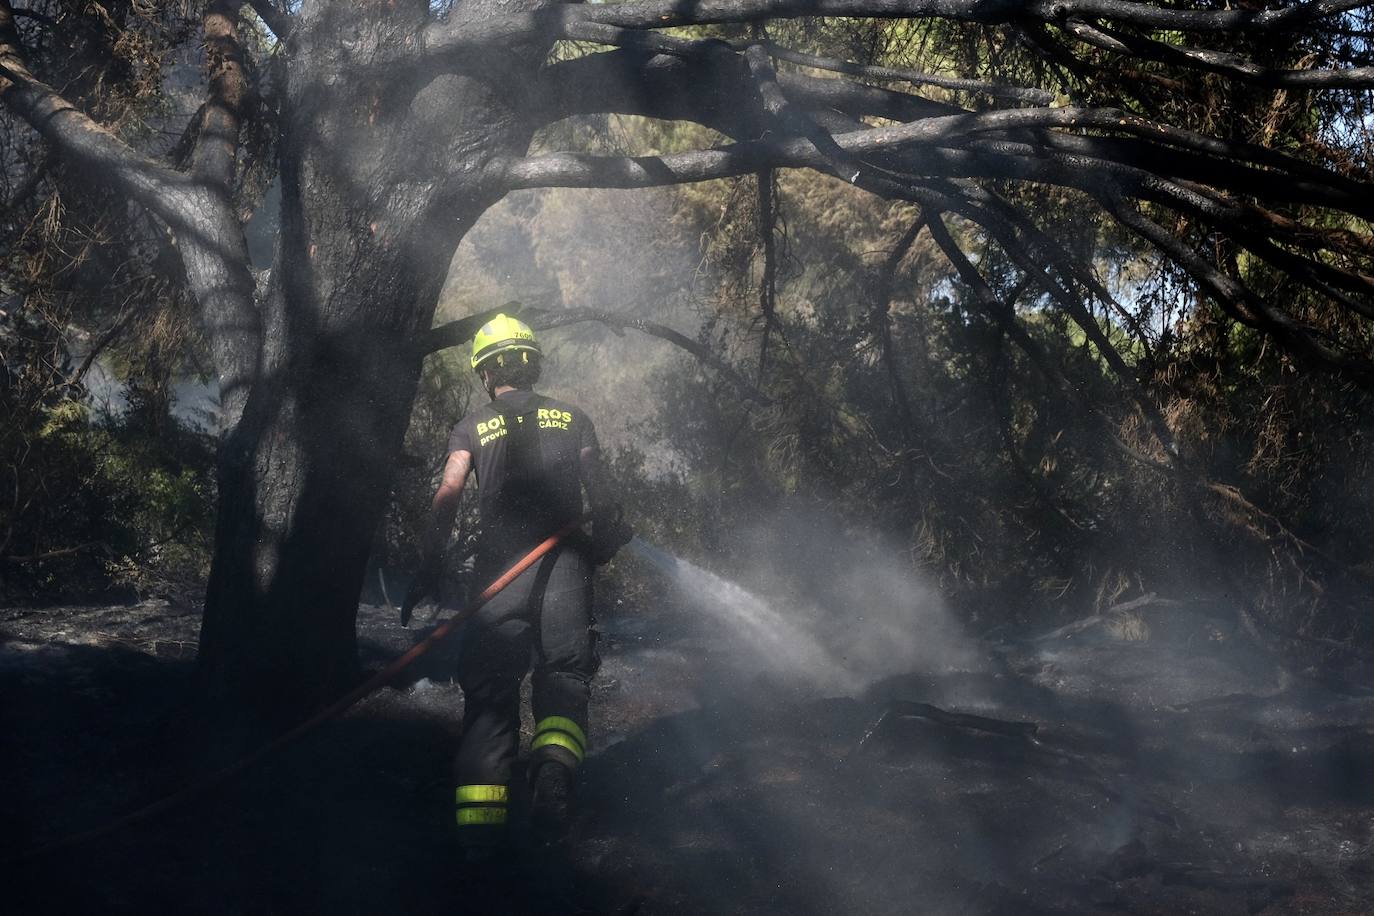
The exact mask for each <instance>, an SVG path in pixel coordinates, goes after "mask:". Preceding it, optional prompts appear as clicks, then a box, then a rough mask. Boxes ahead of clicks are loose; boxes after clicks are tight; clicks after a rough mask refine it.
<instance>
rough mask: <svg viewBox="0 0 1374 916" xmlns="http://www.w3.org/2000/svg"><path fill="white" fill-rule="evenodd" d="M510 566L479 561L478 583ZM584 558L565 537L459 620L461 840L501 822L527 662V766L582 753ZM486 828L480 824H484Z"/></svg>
mask: <svg viewBox="0 0 1374 916" xmlns="http://www.w3.org/2000/svg"><path fill="white" fill-rule="evenodd" d="M508 565H509V564H505V565H503V564H502V563H501V562H495V563H493V562H489V561H485V560H483V559H480V558H479V561H478V564H477V569H476V570H475V572H476V577H477V581H478V582H479V583H481V585H479V587H484V586H485V585H486V584H487V583H489V582H491V581H492V580H494V579H496V577H497V576H499V575H500V574H501V573H502V572H504V571H505V569H506V568H507V566H508ZM593 624H594V620H593V618H592V565H591V563H590V562H589V561H588V560H587V558H586V556H585V553H584V551H583V550H582V549H581V546H580V545H578V544H576V543H574V544H571V545H570V544H563V545H560V546H559V547H557V548H555V549H554V550H553V551H552V552H550V554H549V555H548V556H546V557H544V558H543V559H542V560H541V561H540V562H539V563H537V564H536V565H535V566H533V567H531V568H530V569H528V570H526V571H525V572H523V573H521V575H520V576H519V578H517V579H516V580H515V581H514V582H512V583H511V584H510V585H508V586H507V587H506V588H505V589H504V590H502V591H501V592H500V593H499V594H497V595H496V596H495V597H494V598H493V599H492V600H491V601H490V602H489V603H488V604H486V605H485V606H484V607H483V608H482V609H481V610H479V611H478V612H477V614H476V615H475V616H474V617H473V618H472V620H470V621H469V622H468V623H467V624H466V625H465V627H464V630H463V635H462V647H461V650H460V652H459V666H460V667H459V683H460V684H461V685H462V688H463V696H464V703H465V706H464V710H463V737H462V741H461V743H460V744H459V746H458V757H457V760H456V762H455V765H454V775H455V780H456V783H457V791H456V796H455V801H456V804H457V821H458V825H459V827H460V828H477V829H473V830H466V829H464V830H460V838H461V839H466V840H473V841H476V842H485V841H487V839H489V836H490V834H492V833H493V832H494V831H493V830H491V829H490V828H493V827H500V826H501V825H504V824H505V821H506V806H507V803H508V800H509V786H510V781H511V769H512V764H513V763H514V762H515V758H516V754H517V752H518V751H519V741H520V684H521V682H522V681H523V680H524V678H525V674H526V673H527V672H528V671H529V670H530V669H531V667H532V668H533V670H534V676H533V684H532V687H533V697H532V706H533V713H534V722H535V733H534V737H533V739H532V741H531V743H530V749H531V752H532V761H531V767H532V769H531V772H533V768H534V767H536V766H538V764H539V763H540V762H541V761H543V760H557V761H559V762H560V763H563V764H564V765H565V766H568V767H569V768H573V769H575V768H576V767H577V765H578V764H579V763H581V761H582V758H583V756H584V755H585V754H586V752H587V700H588V697H589V696H590V693H591V681H592V677H593V676H594V675H595V674H596V670H597V667H598V666H599V663H600V660H599V659H598V657H597V654H596V633H595V631H594V630H593V628H592V627H593ZM484 828H485V829H484Z"/></svg>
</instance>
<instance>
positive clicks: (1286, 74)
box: [1063, 19, 1374, 89]
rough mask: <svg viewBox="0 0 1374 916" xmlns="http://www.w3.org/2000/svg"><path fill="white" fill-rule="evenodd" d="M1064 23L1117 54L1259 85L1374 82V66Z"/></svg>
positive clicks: (1085, 39)
mask: <svg viewBox="0 0 1374 916" xmlns="http://www.w3.org/2000/svg"><path fill="white" fill-rule="evenodd" d="M1063 27H1064V28H1065V29H1066V30H1067V31H1068V32H1070V33H1071V34H1073V35H1075V36H1077V37H1078V39H1079V40H1081V41H1083V42H1085V43H1087V44H1090V45H1092V46H1093V47H1096V48H1101V49H1103V50H1106V51H1111V52H1113V53H1115V54H1125V55H1128V56H1130V57H1132V58H1143V59H1145V60H1154V61H1159V62H1161V63H1169V64H1179V65H1182V66H1184V67H1190V68H1195V69H1199V70H1205V71H1208V72H1211V73H1220V74H1223V75H1225V76H1230V77H1234V78H1236V79H1238V80H1241V81H1243V82H1247V83H1254V84H1255V85H1258V86H1267V87H1270V88H1274V89H1287V88H1302V89H1367V88H1369V87H1370V86H1374V67H1352V68H1349V69H1345V70H1286V69H1274V68H1271V67H1266V66H1264V65H1262V64H1257V63H1255V62H1254V61H1252V60H1249V59H1247V58H1245V57H1242V56H1241V55H1239V54H1231V53H1229V52H1226V51H1215V50H1211V49H1208V48H1193V47H1188V46H1186V45H1176V44H1170V43H1168V42H1164V41H1157V40H1155V39H1153V38H1144V37H1142V36H1139V35H1131V34H1129V33H1127V32H1122V31H1119V30H1116V29H1109V28H1103V29H1099V28H1096V27H1094V26H1092V25H1090V24H1088V23H1085V22H1079V21H1076V20H1072V19H1071V20H1068V21H1067V22H1065V23H1063Z"/></svg>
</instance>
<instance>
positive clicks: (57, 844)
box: [19, 522, 580, 861]
mask: <svg viewBox="0 0 1374 916" xmlns="http://www.w3.org/2000/svg"><path fill="white" fill-rule="evenodd" d="M579 524H580V523H578V522H574V523H573V524H571V525H568V526H567V527H566V528H564V529H563V530H562V531H559V532H558V533H557V534H555V535H553V536H551V537H550V538H548V539H547V540H545V541H544V542H543V543H542V544H540V545H539V546H538V547H536V548H534V549H533V550H531V551H530V552H529V553H527V554H525V556H524V557H523V558H522V559H521V560H520V562H518V563H516V564H515V565H514V566H512V567H511V568H510V569H508V570H506V571H505V572H504V573H502V575H501V577H500V578H499V579H497V580H496V581H495V582H493V583H491V584H490V585H488V586H487V587H486V588H484V589H482V593H481V594H480V595H478V596H477V597H476V598H474V599H473V600H472V601H471V602H469V603H468V605H467V606H466V607H464V608H463V609H462V610H460V611H459V612H458V613H457V614H454V615H453V616H452V617H450V618H449V619H448V620H446V621H444V622H443V623H442V624H440V625H439V626H437V627H435V629H434V632H433V633H430V634H429V635H428V636H426V637H425V638H424V639H422V640H420V641H419V642H418V643H416V644H415V645H413V646H411V647H410V649H409V650H408V651H407V652H406V653H405V654H404V655H401V656H400V657H398V658H396V659H395V660H393V661H392V662H391V664H389V665H387V666H386V667H385V668H383V669H382V670H381V671H378V672H377V673H376V674H374V675H372V677H370V678H368V679H367V680H366V681H364V682H363V683H361V684H359V685H358V686H357V687H354V688H353V689H352V690H350V691H349V692H348V693H346V694H344V695H343V696H342V697H340V698H339V699H337V700H335V701H334V702H333V703H331V704H329V705H328V706H326V707H325V708H324V709H322V710H320V711H319V712H317V713H315V715H313V716H311V717H310V718H309V719H306V720H305V721H304V722H302V723H301V724H300V725H297V726H296V727H294V728H292V729H291V730H290V731H287V732H284V733H282V734H280V735H278V736H277V737H276V738H273V739H272V740H271V741H269V742H268V743H267V744H264V745H263V746H262V747H260V748H258V749H257V750H256V751H253V753H251V754H249V755H248V756H247V757H242V758H240V759H239V760H237V761H235V762H234V763H231V764H230V765H229V766H227V767H225V768H223V769H221V770H216V771H215V772H213V773H211V774H210V775H208V776H206V777H205V778H204V779H202V780H201V781H200V782H197V783H193V784H191V785H189V786H186V787H185V788H183V789H179V790H177V791H176V792H173V793H172V794H171V795H166V796H163V797H162V798H160V799H158V800H157V801H155V802H153V803H152V804H149V805H145V806H144V807H142V808H139V809H138V810H137V811H132V812H130V813H129V814H126V815H124V816H123V817H121V818H119V819H117V820H113V821H110V822H109V823H107V824H103V825H101V826H99V827H94V828H92V829H90V830H86V831H83V832H81V833H73V834H69V835H67V836H65V837H62V838H60V839H56V840H53V841H52V842H50V843H45V844H44V845H42V846H39V847H37V848H35V849H30V850H29V851H28V852H25V853H23V854H22V855H20V856H19V861H24V860H27V859H33V858H37V857H38V856H43V855H47V854H48V853H51V852H56V851H58V850H60V849H66V848H68V847H70V846H76V845H78V844H80V843H85V842H87V841H88V840H94V839H97V838H98V837H102V836H106V835H107V834H111V833H114V832H116V831H118V830H122V829H124V828H125V827H127V826H129V825H130V824H136V823H139V822H141V821H146V820H151V819H152V818H154V817H157V816H158V815H159V814H162V813H164V812H166V811H171V810H172V809H174V808H176V807H178V806H179V805H183V804H185V803H186V802H188V801H191V800H192V799H195V798H199V797H200V796H201V795H204V794H205V793H206V792H209V791H210V790H211V789H214V788H217V787H218V786H220V785H222V784H224V783H226V782H228V781H229V780H230V779H233V778H234V777H235V776H238V775H239V774H240V773H242V772H244V771H245V770H247V769H249V768H250V767H252V766H253V765H254V764H255V763H258V762H259V761H261V760H263V759H264V758H266V757H269V756H271V755H272V754H274V753H276V752H277V751H279V750H281V749H282V748H283V747H286V745H288V744H290V743H291V742H293V741H295V740H296V739H297V738H299V737H301V736H302V735H304V734H305V733H306V732H309V731H311V730H312V729H314V728H316V727H317V726H319V725H321V724H323V723H325V722H327V721H329V720H330V719H332V718H334V717H335V716H338V715H340V714H341V713H343V712H346V711H347V710H348V709H349V708H350V707H351V706H353V705H354V704H355V703H357V702H358V701H359V700H361V699H362V698H363V697H365V696H367V695H368V694H370V693H372V692H373V691H374V690H376V689H377V688H378V687H382V686H384V685H385V684H387V683H388V682H390V681H391V680H392V679H393V678H395V677H396V675H398V674H400V673H401V672H402V671H404V670H405V669H406V668H408V667H410V665H411V663H412V662H414V661H415V660H416V659H417V658H419V657H420V656H421V655H424V654H425V653H426V652H428V651H429V650H430V649H433V648H434V647H435V646H436V645H438V644H439V642H440V641H441V640H443V639H444V638H445V637H447V636H448V635H449V634H450V633H452V632H453V630H454V628H455V627H457V626H458V624H460V623H462V622H463V621H465V620H467V619H468V618H469V617H471V616H472V615H473V614H475V613H477V611H478V610H479V609H480V608H481V607H482V605H484V604H486V603H487V602H488V601H490V600H491V599H492V598H495V597H496V595H497V594H498V593H499V592H500V591H501V590H502V589H503V588H505V587H506V586H508V585H510V584H511V583H512V582H514V581H515V579H516V577H517V576H519V575H520V574H521V573H522V572H524V571H525V570H527V569H529V568H530V567H531V566H533V565H534V564H535V563H538V562H539V561H540V560H541V559H542V558H543V557H544V556H545V555H546V554H548V552H549V551H551V550H553V549H554V548H555V547H557V546H558V543H559V542H560V541H562V540H563V539H564V538H565V537H567V536H568V535H569V534H571V533H572V532H573V531H576V530H577V528H578V525H579Z"/></svg>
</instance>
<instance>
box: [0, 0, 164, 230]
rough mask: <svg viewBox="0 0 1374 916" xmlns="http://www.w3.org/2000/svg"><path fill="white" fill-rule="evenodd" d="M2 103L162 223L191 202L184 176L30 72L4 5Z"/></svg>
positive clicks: (0, 12)
mask: <svg viewBox="0 0 1374 916" xmlns="http://www.w3.org/2000/svg"><path fill="white" fill-rule="evenodd" d="M0 103H3V104H4V105H5V106H6V107H8V108H9V109H10V110H11V111H12V112H14V114H15V115H17V116H18V117H19V118H21V119H22V120H24V121H27V122H28V123H29V125H30V126H31V127H33V128H34V130H36V131H38V132H39V133H40V134H42V136H43V137H44V139H46V140H47V141H48V142H49V143H51V144H52V145H53V146H54V147H55V148H56V149H57V150H58V151H60V152H61V153H62V154H63V155H65V156H69V157H71V158H73V159H76V160H78V161H80V162H81V163H82V164H84V165H86V166H88V167H89V168H90V169H91V171H92V173H93V174H98V175H100V176H101V179H102V180H103V181H105V182H106V183H109V184H113V185H115V186H116V187H118V188H119V189H120V190H122V191H123V192H124V193H126V194H127V195H129V196H130V197H131V198H133V199H134V200H136V201H138V202H139V203H141V204H143V205H144V206H146V207H148V209H150V210H152V211H153V212H154V213H156V214H158V215H159V216H161V217H163V218H164V219H167V220H169V221H171V220H172V219H174V218H176V216H177V215H178V214H179V212H180V210H181V208H182V206H183V205H184V204H185V202H186V200H187V198H188V197H189V196H190V192H191V188H190V183H189V182H188V181H187V180H186V178H185V177H184V176H181V175H178V174H177V173H176V172H173V171H172V170H171V169H168V168H165V167H163V166H161V165H159V164H158V163H157V162H156V161H154V160H152V159H149V158H148V157H146V156H142V155H140V154H139V153H137V152H136V151H135V150H134V149H133V148H132V147H130V146H128V145H127V144H126V143H124V142H123V141H122V140H120V139H119V138H118V137H116V136H115V135H114V134H112V133H110V132H109V131H107V130H105V129H104V128H103V127H101V126H100V125H98V124H96V123H95V122H94V121H92V120H91V119H90V118H89V117H87V116H86V115H85V114H83V113H82V112H81V111H79V110H78V109H77V108H76V107H75V106H74V105H72V104H71V103H70V102H68V101H67V100H66V99H64V98H62V97H61V96H60V95H58V94H57V92H56V91H54V90H53V89H52V87H50V86H48V85H47V84H45V83H43V82H42V81H41V80H39V79H37V78H36V77H34V75H33V74H32V73H30V72H29V69H28V67H27V66H25V64H24V60H23V56H22V46H21V44H20V41H19V32H18V30H17V29H16V28H15V24H14V10H13V8H12V7H11V6H10V3H9V0H0Z"/></svg>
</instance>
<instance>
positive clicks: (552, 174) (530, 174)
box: [488, 108, 1124, 190]
mask: <svg viewBox="0 0 1374 916" xmlns="http://www.w3.org/2000/svg"><path fill="white" fill-rule="evenodd" d="M1120 117H1124V115H1123V114H1122V113H1121V112H1118V111H1116V110H1115V109H1085V108H1019V109H1011V110H1006V111H992V112H985V113H981V114H959V115H950V116H946V117H939V118H927V119H925V120H922V121H917V122H914V123H908V124H899V125H896V126H890V127H875V128H870V129H868V130H861V131H853V132H851V133H847V134H841V135H840V136H838V137H836V138H835V143H836V144H837V146H838V147H839V148H840V149H841V150H843V151H845V152H846V153H850V154H854V155H858V154H862V153H887V152H895V151H898V150H901V149H902V148H904V147H907V146H912V145H915V144H922V145H929V144H935V143H940V142H945V141H948V140H952V139H954V138H956V137H961V136H965V135H967V134H973V133H986V132H997V131H1012V130H1019V129H1024V128H1030V127H1075V126H1095V125H1098V124H1106V123H1113V122H1115V120H1116V119H1118V118H1120ZM769 166H772V167H797V168H815V169H820V170H822V171H825V170H827V167H828V166H829V162H828V160H827V159H826V157H824V156H822V155H821V154H820V153H818V152H817V151H816V149H815V147H814V146H813V144H812V143H811V141H810V140H801V139H798V140H783V141H779V142H768V141H751V142H744V143H736V144H732V145H729V146H725V147H718V148H715V149H708V150H697V151H694V152H689V153H677V154H674V155H668V156H633V157H616V156H588V155H583V154H579V153H554V154H550V155H547V156H533V157H525V158H513V159H512V158H502V159H496V160H493V162H492V163H491V164H490V166H489V167H488V168H489V170H490V171H491V172H492V173H493V174H492V175H491V178H492V179H493V180H494V181H499V182H504V183H505V185H506V186H507V187H508V188H510V189H512V190H514V189H517V188H537V187H614V188H631V187H651V186H655V185H669V184H683V183H686V182H692V181H705V180H708V179H712V178H727V177H732V176H737V175H742V174H745V173H747V172H755V171H758V170H759V169H761V168H766V167H769Z"/></svg>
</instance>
